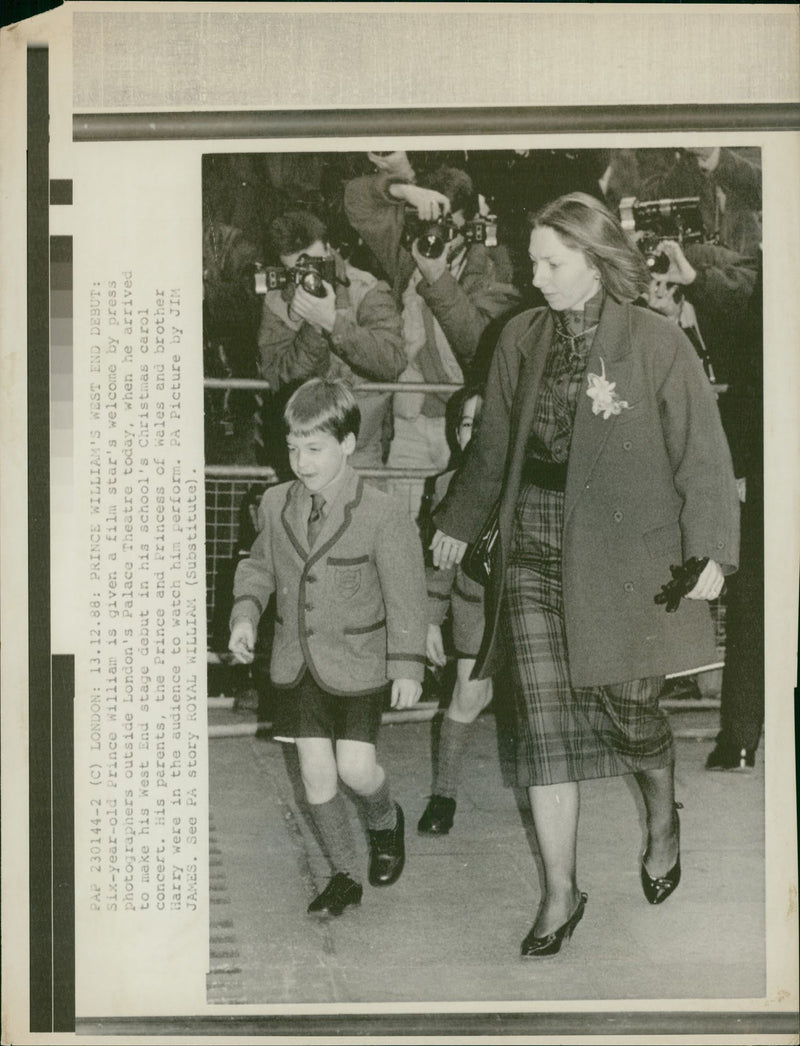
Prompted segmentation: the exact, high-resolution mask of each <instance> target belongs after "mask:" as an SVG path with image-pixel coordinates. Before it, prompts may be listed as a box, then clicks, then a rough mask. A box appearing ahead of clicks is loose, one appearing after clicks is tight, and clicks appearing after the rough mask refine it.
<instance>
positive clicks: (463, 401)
mask: <svg viewBox="0 0 800 1046" xmlns="http://www.w3.org/2000/svg"><path fill="white" fill-rule="evenodd" d="M448 406H450V407H451V409H452V410H453V412H454V413H453V416H454V418H455V425H456V432H455V438H456V443H457V445H458V451H459V457H460V456H463V453H464V451H465V449H466V447H467V444H468V443H469V441H470V439H471V438H472V436H473V434H474V433H475V432H476V431H477V427H478V424H479V422H480V415H481V407H482V406H483V387H482V386H479V385H472V386H470V385H467V386H465V387H464V388H463V389H459V391H458V392H457V393H455V394H454V395H453V396H452V397H451V402H450V404H449V405H448ZM454 475H455V469H453V470H451V471H449V472H445V473H443V474H442V475H441V476H437V477H436V482H435V486H434V495H433V504H432V506H431V511H433V509H435V508H436V506H437V505H438V504H439V502H440V501H441V500H442V498H444V496H445V494H446V493H447V488H448V487H449V485H450V480H451V479H452V478H453V476H454ZM426 573H427V585H428V622H429V624H428V638H427V654H428V660H429V661H431V662H432V663H433V664H434V665H437V666H440V667H441V666H443V665H445V664H446V661H447V657H446V654H445V649H444V641H443V638H442V624H443V623H444V621H445V618H446V617H447V611H448V609H449V610H450V614H451V617H452V629H453V645H454V647H455V653H456V658H457V662H456V682H455V686H454V688H453V696H452V698H451V700H450V705H449V707H448V709H447V712H446V713H445V716H444V720H443V722H442V731H441V734H440V736H439V746H438V752H437V757H436V760H435V763H436V771H435V775H434V781H433V794H432V795H431V797H430V800H429V801H428V805H427V807H426V808H425V812H424V813H423V815H422V817H421V818H420V820H419V824H418V825H417V830H418V831H419V832H420V833H422V834H424V835H447V833H448V832H449V831H450V829H451V827H452V825H453V817H454V815H455V810H456V794H457V788H458V779H459V776H460V771H461V763H462V760H463V755H464V752H465V750H466V748H467V745H468V743H469V738H470V734H471V732H472V724H473V723H474V722H475V720H476V719H477V718H478V715H479V714H480V712H481V711H482V710H483V709H484V708H486V706H487V705H488V704H489V702H490V701H491V699H492V681H491V679H470V673H471V672H472V669H473V666H474V665H475V658H476V657H477V654H478V649H479V647H480V645H481V639H482V637H483V626H484V618H483V588H482V586H481V585H479V584H478V583H477V582H476V581H473V580H472V579H471V578H469V577H467V575H466V574H465V573H464V572H463V571H462V570H461V567H458V566H457V567H451V568H450V569H448V570H437V569H435V568H434V567H428V568H427V571H426Z"/></svg>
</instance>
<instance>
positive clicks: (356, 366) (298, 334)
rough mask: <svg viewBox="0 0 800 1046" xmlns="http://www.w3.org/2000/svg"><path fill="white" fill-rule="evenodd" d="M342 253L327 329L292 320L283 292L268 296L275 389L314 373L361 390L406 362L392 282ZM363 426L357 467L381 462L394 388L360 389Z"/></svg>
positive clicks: (264, 349) (267, 363)
mask: <svg viewBox="0 0 800 1046" xmlns="http://www.w3.org/2000/svg"><path fill="white" fill-rule="evenodd" d="M335 257H336V267H337V275H338V276H339V277H340V282H339V283H337V285H336V320H335V323H334V328H333V331H332V332H331V333H330V334H328V333H327V332H323V331H320V330H317V329H316V328H314V327H313V326H311V324H309V323H306V322H304V321H303V322H300V323H293V322H292V321H291V320H290V319H289V317H288V314H287V303H286V302H285V301H284V299H283V297H282V295H281V292H280V291H268V292H267V294H266V295H265V296H264V305H263V311H262V317H261V328H260V330H259V334H258V348H259V369H260V372H261V376H262V377H263V378H264V379H265V380H266V381H268V382H269V383H270V386H271V387H272V388H273V389H279V388H281V387H282V386H283V385H286V384H289V383H290V382H294V381H304V380H306V379H308V378H342V379H343V380H345V381H347V382H348V383H349V384H351V385H352V386H353V387H354V388H355V389H356V390H357V388H358V386H359V385H362V384H363V383H364V382H369V381H373V382H379V381H397V379H398V378H399V377H400V375H401V374H402V372H403V370H404V369H405V365H406V361H405V354H404V352H403V332H402V324H401V320H400V313H399V311H398V309H397V306H396V304H395V302H394V298H393V297H392V293H391V291H390V290H389V287H388V286H387V285H386V284H385V283H384V282H383V281H379V280H376V279H375V277H374V276H372V275H371V274H370V273H368V272H364V271H362V270H361V269H356V268H354V266H352V265H349V264H348V263H346V262H345V261H343V259H342V258H340V257H339V256H338V255H336V256H335ZM356 398H357V400H358V405H359V408H360V409H361V427H360V429H359V434H358V444H357V446H356V453H355V456H354V457H353V459H352V462H351V463H352V464H353V466H354V467H356V468H359V467H379V466H380V465H381V464H382V459H383V447H382V442H383V436H384V426H385V424H386V421H387V414H388V411H389V406H390V400H391V393H388V392H379V393H375V392H365V393H360V394H359V393H358V391H356Z"/></svg>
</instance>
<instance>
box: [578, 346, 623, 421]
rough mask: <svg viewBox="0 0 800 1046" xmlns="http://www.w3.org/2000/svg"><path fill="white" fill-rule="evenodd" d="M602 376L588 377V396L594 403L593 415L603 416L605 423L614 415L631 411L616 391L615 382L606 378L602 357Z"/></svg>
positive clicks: (588, 375) (593, 375)
mask: <svg viewBox="0 0 800 1046" xmlns="http://www.w3.org/2000/svg"><path fill="white" fill-rule="evenodd" d="M600 370H601V373H600V374H592V373H591V371H590V372H589V374H587V375H586V377H587V379H588V381H589V388H588V389H587V390H586V395H587V396H588V397H589V399H590V400H591V401H592V413H593V414H602V415H603V421H608V419H609V418H610V417H611V415H612V414H621V413H622V412H623V410H629V409H630V404H629V403H628V401H627V400H623V399H620V398H619V396H618V395H617V393H616V392H615V391H614V389H615V388H616V387H617V383H616V382H615V381H609V380H608V379H607V378H606V365H605V363H603V357H602V356H601V357H600Z"/></svg>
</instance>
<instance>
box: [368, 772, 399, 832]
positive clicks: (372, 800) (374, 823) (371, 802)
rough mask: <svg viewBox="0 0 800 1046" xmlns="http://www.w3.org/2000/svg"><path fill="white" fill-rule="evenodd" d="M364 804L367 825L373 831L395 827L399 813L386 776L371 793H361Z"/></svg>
mask: <svg viewBox="0 0 800 1046" xmlns="http://www.w3.org/2000/svg"><path fill="white" fill-rule="evenodd" d="M359 799H360V800H361V802H362V803H363V804H364V813H365V815H366V818H367V827H368V828H369V829H370V831H372V832H380V831H384V830H385V829H387V828H394V826H395V823H396V821H397V814H396V811H395V808H394V800H393V799H392V796H391V793H390V792H389V781H388V779H387V778H386V777H384V779H383V783H382V784H381V785H380V787H378V788H377V789H376V790H375V791H374V792H372V793H371V794H370V795H359Z"/></svg>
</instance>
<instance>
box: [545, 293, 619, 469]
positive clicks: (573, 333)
mask: <svg viewBox="0 0 800 1046" xmlns="http://www.w3.org/2000/svg"><path fill="white" fill-rule="evenodd" d="M603 298H604V295H603V290H602V288H601V289H600V290H599V291H598V292H597V294H595V295H594V297H592V298H590V299H589V301H587V302H586V304H585V306H584V307H583V309H580V310H578V309H568V310H565V311H564V312H556V313H554V314H553V315H554V318H555V335H554V336H553V341H552V343H551V345H550V349H549V351H548V354H547V362H546V363H545V367H544V373H543V375H542V382H541V386H540V388H539V394H538V396H537V399H536V412H535V414H534V418H533V424H532V426H531V434H530V438H529V440H528V447H527V457H528V458H537V459H538V460H540V461H554V462H565V461H566V460H567V459H568V457H569V447H570V443H571V442H572V425H573V422H574V419H575V408H576V407H577V405H578V396H579V395H580V391H581V386H582V384H583V376H584V374H585V372H586V361H587V360H588V358H589V351H590V349H591V347H592V342H593V341H594V336H595V332H596V331H597V325H598V323H599V322H600V313H601V312H602V309H603Z"/></svg>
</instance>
